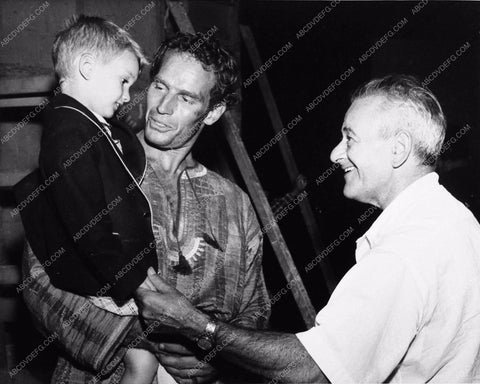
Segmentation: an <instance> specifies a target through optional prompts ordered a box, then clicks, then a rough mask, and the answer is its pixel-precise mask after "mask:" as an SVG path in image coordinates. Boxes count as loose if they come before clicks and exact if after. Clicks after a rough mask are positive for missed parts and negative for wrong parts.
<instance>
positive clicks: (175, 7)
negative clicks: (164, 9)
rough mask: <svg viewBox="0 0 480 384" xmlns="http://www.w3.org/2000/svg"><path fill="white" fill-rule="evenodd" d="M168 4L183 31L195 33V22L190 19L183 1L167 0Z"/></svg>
mask: <svg viewBox="0 0 480 384" xmlns="http://www.w3.org/2000/svg"><path fill="white" fill-rule="evenodd" d="M167 5H168V8H169V9H170V12H171V13H172V16H173V18H174V19H175V22H176V23H177V26H178V28H179V29H180V30H181V31H182V32H188V33H195V28H193V24H192V22H191V21H190V18H189V17H188V14H187V12H186V11H185V7H184V5H183V1H172V0H167Z"/></svg>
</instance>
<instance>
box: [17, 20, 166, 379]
mask: <svg viewBox="0 0 480 384" xmlns="http://www.w3.org/2000/svg"><path fill="white" fill-rule="evenodd" d="M52 56H53V63H54V68H55V73H56V75H57V77H58V79H59V82H60V86H61V94H59V95H57V96H55V97H54V98H53V99H52V100H51V102H50V104H49V106H48V107H47V109H46V112H45V127H44V132H43V136H42V142H41V149H40V157H39V171H37V178H38V180H42V181H44V180H47V179H48V178H49V177H50V176H51V175H55V179H52V177H50V179H49V180H52V182H51V183H50V184H49V185H48V186H47V187H46V188H45V189H44V190H43V192H42V193H41V194H40V195H39V196H38V198H39V199H40V198H41V199H43V201H44V204H43V206H42V208H41V209H40V212H39V211H37V212H32V210H28V209H25V210H24V211H22V219H23V221H24V224H25V230H26V235H27V238H28V240H29V242H30V244H31V246H32V249H33V250H34V252H35V253H36V254H37V256H38V258H39V259H40V261H41V262H43V261H44V260H42V258H43V259H47V258H48V257H49V256H50V255H52V254H53V253H54V252H55V251H56V250H58V249H61V248H63V249H64V250H65V252H64V253H63V254H62V256H61V257H60V258H58V260H55V262H53V263H50V265H48V264H46V271H47V273H48V274H49V276H50V278H51V281H52V283H53V284H54V285H55V286H56V287H58V288H61V289H64V290H68V291H71V292H74V293H76V294H81V295H86V296H89V297H90V298H91V300H92V302H93V303H94V304H95V305H97V306H99V307H100V308H103V309H106V310H109V311H112V312H114V313H117V314H119V315H138V310H137V308H136V306H135V303H134V302H133V300H132V297H133V296H134V295H135V292H136V290H137V288H138V287H144V288H149V286H148V283H147V282H146V280H147V269H148V268H149V267H153V268H154V269H155V270H157V268H158V261H157V254H156V247H155V245H156V244H155V240H154V236H153V232H152V223H151V216H152V215H151V207H150V203H149V202H148V199H147V198H146V196H145V195H144V194H143V192H142V190H141V189H140V186H139V183H140V182H141V179H142V178H143V175H144V172H145V167H146V160H145V153H144V151H143V148H142V146H141V144H140V142H139V141H138V139H137V138H136V136H135V134H134V133H133V132H131V131H130V130H129V129H127V128H124V127H120V126H119V127H117V126H115V127H112V126H110V125H109V124H108V123H107V121H106V120H105V119H108V118H111V117H113V115H114V114H115V111H116V110H117V109H118V108H119V107H120V106H121V105H122V104H124V103H126V102H128V101H129V100H130V96H129V88H130V86H131V85H132V84H133V83H134V82H135V81H136V79H137V76H138V73H139V71H140V70H141V68H142V67H143V65H145V64H146V59H145V56H144V55H143V53H142V51H141V48H140V46H139V45H138V44H137V43H136V42H135V41H134V40H133V39H132V38H131V36H130V35H129V34H128V33H127V32H126V31H125V30H123V29H121V28H119V27H118V26H117V25H115V24H114V23H112V22H110V21H106V20H104V19H101V18H98V17H87V16H79V17H75V18H72V20H71V21H70V22H69V24H68V25H67V27H66V29H64V30H63V31H61V32H60V33H58V35H57V36H56V39H55V42H54V44H53V50H52ZM27 178H28V177H27ZM37 206H38V205H37ZM32 207H33V205H32ZM29 215H30V216H29ZM32 215H41V216H42V220H43V223H47V225H38V226H36V227H35V228H34V227H33V226H32V225H31V224H28V223H31V222H32V220H34V218H32V217H31V216H32ZM38 227H41V228H38ZM127 300H129V301H128V302H127ZM125 366H126V370H125V375H124V377H123V379H122V383H123V384H127V383H136V384H138V383H145V384H151V383H152V380H153V379H154V377H155V374H156V371H157V367H158V362H157V360H156V358H155V357H154V355H153V354H151V353H150V352H148V351H146V350H140V349H129V350H128V352H127V354H126V357H125Z"/></svg>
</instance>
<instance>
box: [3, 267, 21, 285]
mask: <svg viewBox="0 0 480 384" xmlns="http://www.w3.org/2000/svg"><path fill="white" fill-rule="evenodd" d="M20 279H21V273H20V267H18V266H16V265H0V286H5V285H17V284H19V283H20Z"/></svg>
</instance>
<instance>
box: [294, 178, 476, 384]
mask: <svg viewBox="0 0 480 384" xmlns="http://www.w3.org/2000/svg"><path fill="white" fill-rule="evenodd" d="M356 261H357V263H356V265H355V266H354V267H352V268H351V269H350V271H349V272H348V273H347V274H346V275H345V277H344V278H343V279H342V280H341V282H340V283H339V284H338V286H337V288H336V289H335V291H334V293H333V294H332V297H331V298H330V300H329V302H328V304H327V305H326V306H325V307H324V308H323V309H322V310H321V311H320V312H319V313H318V315H317V317H316V325H315V327H313V328H311V329H310V330H308V331H306V332H302V333H298V334H297V337H298V338H299V340H300V341H301V343H302V344H303V345H304V347H305V348H306V350H307V351H308V353H309V354H310V355H311V356H312V358H313V359H314V360H315V362H316V363H317V364H318V366H319V367H320V369H321V370H322V372H323V373H324V374H325V376H327V378H328V379H329V380H330V381H331V382H333V383H361V382H364V383H373V382H385V381H389V382H409V383H412V382H416V383H419V382H423V383H425V382H427V381H431V382H439V383H459V382H469V383H471V382H480V356H479V355H480V226H479V224H478V222H477V220H476V219H475V218H474V216H473V215H472V213H471V212H470V211H469V210H468V209H467V208H466V207H465V206H464V205H463V204H462V203H460V202H459V201H458V200H456V199H455V198H454V197H453V196H452V195H451V194H450V193H449V192H448V191H447V190H446V189H445V188H443V187H442V186H441V185H439V183H438V175H437V174H436V173H429V174H427V175H425V176H423V177H422V178H420V179H418V180H417V181H415V182H414V183H412V184H411V185H410V186H408V187H407V188H406V189H405V190H404V191H402V192H401V193H400V194H399V195H398V196H397V197H396V198H395V199H394V201H393V202H392V203H391V204H390V205H389V206H388V207H387V208H386V209H385V210H384V211H383V212H382V214H381V215H380V216H379V217H378V219H377V220H376V221H375V222H374V223H373V225H372V226H371V228H370V229H369V230H368V231H367V232H366V234H365V235H364V236H362V237H361V238H360V239H358V240H357V250H356Z"/></svg>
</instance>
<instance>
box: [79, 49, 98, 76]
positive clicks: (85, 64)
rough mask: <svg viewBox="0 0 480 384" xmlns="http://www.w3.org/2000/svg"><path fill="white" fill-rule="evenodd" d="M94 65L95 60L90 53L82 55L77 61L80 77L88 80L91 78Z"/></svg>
mask: <svg viewBox="0 0 480 384" xmlns="http://www.w3.org/2000/svg"><path fill="white" fill-rule="evenodd" d="M94 65H95V59H94V57H93V56H92V54H90V53H82V54H81V55H80V58H79V59H78V71H79V72H80V75H81V76H82V77H83V78H84V79H85V80H89V79H90V78H91V76H92V71H93V66H94Z"/></svg>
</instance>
